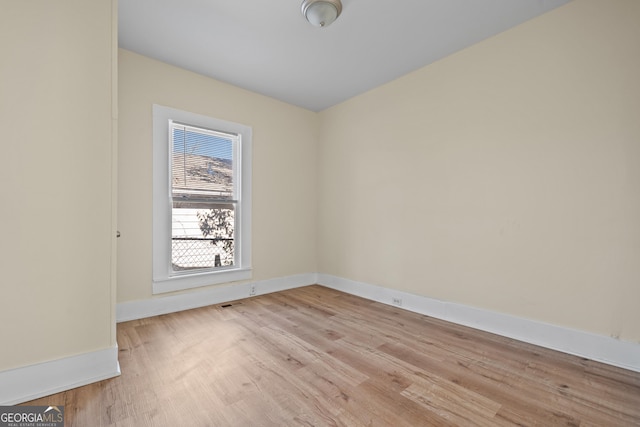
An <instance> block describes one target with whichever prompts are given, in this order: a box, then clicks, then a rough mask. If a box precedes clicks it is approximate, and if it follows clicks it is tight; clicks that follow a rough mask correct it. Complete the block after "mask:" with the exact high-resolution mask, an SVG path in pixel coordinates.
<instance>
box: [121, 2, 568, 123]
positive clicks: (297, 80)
mask: <svg viewBox="0 0 640 427" xmlns="http://www.w3.org/2000/svg"><path fill="white" fill-rule="evenodd" d="M568 1H569V0H342V4H343V10H342V14H341V15H340V17H339V18H338V20H337V21H336V22H334V23H333V24H332V25H330V26H328V27H325V28H318V27H313V26H312V25H311V24H309V23H308V22H307V21H306V20H305V19H304V17H303V16H302V14H301V12H300V6H301V3H302V0H119V5H118V8H119V23H118V26H119V45H120V47H122V48H125V49H128V50H131V51H134V52H137V53H140V54H142V55H146V56H149V57H152V58H155V59H158V60H160V61H164V62H167V63H169V64H173V65H177V66H179V67H182V68H185V69H187V70H191V71H194V72H197V73H200V74H204V75H206V76H210V77H213V78H215V79H217V80H221V81H224V82H228V83H231V84H234V85H236V86H240V87H242V88H245V89H248V90H251V91H254V92H258V93H261V94H264V95H267V96H271V97H273V98H277V99H280V100H282V101H285V102H288V103H290V104H294V105H298V106H301V107H304V108H307V109H309V110H313V111H321V110H323V109H325V108H327V107H330V106H332V105H335V104H338V103H340V102H342V101H344V100H346V99H349V98H351V97H353V96H355V95H358V94H360V93H363V92H365V91H367V90H369V89H371V88H374V87H376V86H379V85H381V84H383V83H386V82H388V81H391V80H393V79H396V78H397V77H400V76H402V75H404V74H407V73H409V72H411V71H413V70H416V69H418V68H421V67H423V66H425V65H427V64H430V63H432V62H434V61H437V60H438V59H440V58H443V57H445V56H447V55H449V54H451V53H453V52H456V51H458V50H460V49H463V48H465V47H467V46H470V45H472V44H474V43H477V42H479V41H481V40H483V39H485V38H487V37H490V36H492V35H495V34H497V33H500V32H502V31H504V30H506V29H508V28H511V27H513V26H515V25H518V24H520V23H522V22H524V21H526V20H529V19H531V18H534V17H536V16H538V15H540V14H542V13H544V12H547V11H549V10H551V9H554V8H556V7H558V6H560V5H563V4H565V3H567V2H568Z"/></svg>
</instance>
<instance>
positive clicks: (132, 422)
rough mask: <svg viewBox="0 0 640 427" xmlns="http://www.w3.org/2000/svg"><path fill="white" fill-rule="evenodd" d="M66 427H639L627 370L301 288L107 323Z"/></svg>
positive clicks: (639, 406)
mask: <svg viewBox="0 0 640 427" xmlns="http://www.w3.org/2000/svg"><path fill="white" fill-rule="evenodd" d="M118 344H119V347H120V364H121V369H122V376H120V377H118V378H114V379H111V380H106V381H102V382H99V383H96V384H92V385H88V386H85V387H80V388H77V389H74V390H70V391H67V392H64V393H59V394H56V395H53V396H49V397H46V398H43V399H39V400H36V401H33V402H28V403H27V404H37V405H65V416H66V420H67V426H82V427H85V426H88V427H96V426H135V427H140V426H393V427H397V426H412V427H413V426H447V425H458V426H513V425H527V426H533V425H539V426H556V425H567V426H607V427H609V426H616V427H617V426H640V374H639V373H634V372H630V371H626V370H623V369H618V368H614V367H611V366H606V365H603V364H599V363H595V362H592V361H588V360H584V359H581V358H578V357H573V356H568V355H565V354H561V353H557V352H553V351H550V350H545V349H541V348H538V347H535V346H532V345H527V344H523V343H520V342H517V341H513V340H510V339H506V338H502V337H498V336H495V335H491V334H487V333H483V332H479V331H476V330H473V329H469V328H465V327H461V326H456V325H452V324H449V323H446V322H443V321H439V320H435V319H432V318H429V317H426V316H422V315H418V314H414V313H410V312H406V311H403V310H400V309H397V308H394V307H390V306H386V305H383V304H378V303H374V302H371V301H367V300H365V299H361V298H358V297H354V296H351V295H347V294H344V293H341V292H337V291H334V290H331V289H327V288H324V287H321V286H309V287H305V288H300V289H294V290H289V291H284V292H280V293H276V294H270V295H263V296H259V297H254V298H251V299H246V300H242V301H237V302H235V303H233V304H232V305H231V306H229V307H226V308H224V307H222V306H219V305H218V306H210V307H205V308H201V309H195V310H189V311H185V312H181V313H174V314H169V315H164V316H158V317H154V318H149V319H142V320H136V321H131V322H126V323H121V324H119V325H118Z"/></svg>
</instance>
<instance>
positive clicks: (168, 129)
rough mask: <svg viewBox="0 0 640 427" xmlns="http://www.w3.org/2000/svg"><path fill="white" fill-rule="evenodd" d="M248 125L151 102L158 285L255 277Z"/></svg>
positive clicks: (190, 284)
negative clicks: (251, 273)
mask: <svg viewBox="0 0 640 427" xmlns="http://www.w3.org/2000/svg"><path fill="white" fill-rule="evenodd" d="M250 148H251V129H250V128H248V127H247V126H244V125H239V124H235V123H230V122H226V121H222V120H218V119H213V118H210V117H206V116H201V115H196V114H193V113H188V112H184V111H180V110H175V109H171V108H167V107H161V106H154V213H153V218H154V220H153V229H154V230H153V233H154V244H153V248H154V254H153V287H154V293H158V292H169V291H174V290H180V289H186V288H192V287H196V286H204V285H208V284H216V283H223V282H228V281H234V280H243V279H248V278H250V250H251V249H250V235H249V233H250V167H251V166H250Z"/></svg>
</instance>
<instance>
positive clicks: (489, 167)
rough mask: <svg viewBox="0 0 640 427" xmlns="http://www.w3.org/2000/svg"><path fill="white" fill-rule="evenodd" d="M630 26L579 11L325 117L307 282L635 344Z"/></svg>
mask: <svg viewBox="0 0 640 427" xmlns="http://www.w3.org/2000/svg"><path fill="white" fill-rule="evenodd" d="M639 22H640V2H638V1H636V0H613V1H609V0H607V1H604V0H575V1H574V2H572V3H569V4H568V5H566V6H564V7H561V8H559V9H556V10H554V11H552V12H550V13H548V14H545V15H543V16H541V17H539V18H537V19H535V20H533V21H529V22H527V23H525V24H523V25H520V26H518V27H516V28H514V29H512V30H510V31H507V32H505V33H502V34H500V35H498V36H496V37H493V38H491V39H488V40H486V41H484V42H482V43H480V44H477V45H475V46H472V47H470V48H468V49H466V50H464V51H461V52H459V53H457V54H455V55H452V56H450V57H448V58H445V59H443V60H441V61H439V62H437V63H435V64H433V65H431V66H428V67H426V68H423V69H421V70H418V71H416V72H414V73H411V74H409V75H407V76H405V77H403V78H401V79H398V80H396V81H394V82H391V83H389V84H387V85H384V86H382V87H379V88H377V89H374V90H372V91H370V92H368V93H366V94H363V95H361V96H359V97H356V98H354V99H351V100H349V101H347V102H344V103H342V104H340V105H338V106H336V107H333V108H331V109H328V110H326V111H324V112H323V113H322V114H321V136H320V149H319V162H320V165H319V167H320V182H319V203H318V207H319V233H318V235H319V270H320V271H321V272H323V273H327V274H332V275H336V276H340V277H343V278H348V279H352V280H358V281H363V282H367V283H371V284H378V285H382V286H385V287H389V288H395V289H400V290H404V291H408V292H413V293H416V294H420V295H424V296H428V297H432V298H438V299H443V300H447V301H453V302H458V303H462V304H466V305H470V306H475V307H480V308H484V309H488V310H492V311H496V312H502V313H508V314H512V315H516V316H519V317H523V318H529V319H534V320H538V321H542V322H547V323H551V324H555V325H560V326H565V327H569V328H576V329H580V330H585V331H590V332H594V333H597V334H602V335H610V336H614V337H620V338H622V339H626V340H631V341H640V310H639V309H638V302H639V301H640V187H639V185H640V102H639V100H640V25H639V24H638V23H639ZM335 236H340V240H339V241H336V240H335Z"/></svg>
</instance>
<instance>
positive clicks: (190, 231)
mask: <svg viewBox="0 0 640 427" xmlns="http://www.w3.org/2000/svg"><path fill="white" fill-rule="evenodd" d="M183 205H184V206H187V207H184V206H183ZM234 213H235V209H234V206H233V205H231V204H225V205H221V206H219V207H212V208H209V209H206V208H194V207H193V204H180V203H174V207H173V209H172V232H171V264H172V269H173V271H184V270H194V269H202V268H215V267H228V266H233V265H234V259H235V241H234Z"/></svg>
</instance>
